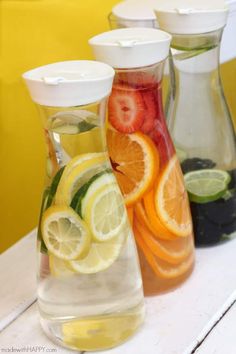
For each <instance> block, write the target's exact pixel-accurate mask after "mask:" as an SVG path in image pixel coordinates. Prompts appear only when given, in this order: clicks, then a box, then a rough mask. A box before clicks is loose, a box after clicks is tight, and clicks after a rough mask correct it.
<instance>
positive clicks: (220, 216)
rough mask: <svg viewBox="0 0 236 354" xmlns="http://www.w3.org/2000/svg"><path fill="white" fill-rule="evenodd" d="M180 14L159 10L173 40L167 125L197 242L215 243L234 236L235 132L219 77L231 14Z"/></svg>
mask: <svg viewBox="0 0 236 354" xmlns="http://www.w3.org/2000/svg"><path fill="white" fill-rule="evenodd" d="M182 6H183V5H182ZM212 6H213V5H212ZM196 8H198V7H197V5H196ZM181 9H182V8H179V9H178V10H179V11H178V12H177V13H173V12H172V11H171V10H169V11H167V10H166V11H165V10H163V12H161V11H160V12H159V11H157V17H158V20H159V22H160V24H161V26H162V28H164V29H165V30H169V31H171V33H172V36H173V37H172V42H171V48H172V58H170V60H171V65H170V70H171V79H172V91H171V93H170V96H169V101H168V102H167V121H168V127H169V130H170V133H171V135H172V139H173V142H174V144H175V147H176V149H177V151H178V153H179V157H180V160H181V166H182V170H183V172H184V177H185V184H186V188H187V190H188V192H189V198H190V202H191V203H190V205H191V211H192V217H193V225H194V234H195V242H196V244H197V245H201V244H212V243H216V242H219V241H220V240H222V239H224V238H225V236H227V235H228V236H229V235H230V234H232V233H233V232H234V231H236V217H235V210H236V190H235V187H236V144H235V133H234V129H233V125H232V120H231V116H230V112H229V109H228V106H227V103H226V100H225V96H224V93H223V88H222V84H221V79H220V72H219V53H220V41H221V37H222V32H223V27H224V25H225V24H226V19H227V9H226V8H217V9H214V8H212V9H207V10H204V8H203V9H202V11H201V12H199V10H194V9H192V10H191V12H189V13H187V14H186V13H185V14H184V12H183V9H182V12H181V11H180V10H181ZM182 13H183V14H182ZM170 16H171V17H170ZM187 21H188V22H187Z"/></svg>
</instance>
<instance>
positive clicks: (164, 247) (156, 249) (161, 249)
mask: <svg viewBox="0 0 236 354" xmlns="http://www.w3.org/2000/svg"><path fill="white" fill-rule="evenodd" d="M135 227H136V228H137V230H138V231H139V234H140V237H142V239H143V241H144V242H145V244H146V245H147V246H148V248H149V252H150V253H152V254H153V255H155V256H157V257H159V258H160V259H162V260H164V261H166V262H169V263H170V264H179V263H181V262H182V261H184V259H185V258H187V257H188V256H189V254H190V252H191V251H193V240H192V235H191V236H189V237H181V238H180V237H179V238H178V239H176V240H172V241H170V240H168V241H167V240H166V241H164V240H157V239H156V238H155V236H154V235H153V234H152V233H151V232H150V230H149V229H148V228H147V227H146V226H145V225H142V224H141V223H140V221H139V220H137V219H136V218H135Z"/></svg>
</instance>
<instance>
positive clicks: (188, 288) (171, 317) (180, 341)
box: [0, 236, 236, 354]
mask: <svg viewBox="0 0 236 354" xmlns="http://www.w3.org/2000/svg"><path fill="white" fill-rule="evenodd" d="M29 239H30V240H26V243H25V241H24V247H22V246H21V245H18V246H20V248H19V249H18V251H17V252H16V253H18V258H17V260H18V263H19V264H20V263H21V262H22V259H23V258H24V257H25V259H26V260H27V261H26V264H27V267H26V266H24V267H23V268H22V270H21V271H22V273H20V270H19V271H17V276H16V274H14V276H11V279H13V280H14V281H13V283H12V285H11V286H10V283H11V280H10V283H9V285H8V289H9V288H12V287H13V286H14V287H13V289H15V291H16V289H17V287H16V286H15V285H16V282H17V280H16V279H17V277H18V279H24V278H25V279H28V281H29V282H31V283H32V284H31V287H30V286H29V285H27V282H24V287H25V288H26V289H25V293H24V295H25V296H28V298H30V297H32V295H34V291H35V290H34V287H35V284H34V280H33V279H35V259H34V257H32V254H33V253H34V249H35V241H33V240H32V239H33V237H32V236H30V237H29ZM26 244H28V246H26ZM28 247H29V248H28ZM26 250H27V252H26ZM235 252H236V239H232V240H231V241H229V242H226V243H224V244H221V245H218V246H214V247H209V248H202V249H198V250H197V255H196V267H195V270H194V272H193V274H192V276H191V277H190V278H189V279H188V281H186V282H185V283H184V284H183V285H182V286H181V287H179V288H178V289H176V290H175V291H172V292H170V293H167V294H164V295H159V296H156V297H150V298H147V299H146V304H147V316H146V320H145V325H144V326H143V327H142V328H141V330H140V331H139V332H138V333H137V334H136V335H135V336H134V337H133V338H131V339H130V340H129V341H128V342H126V343H125V344H123V345H121V346H119V347H117V348H114V349H111V350H108V351H101V352H100V354H103V353H104V354H147V353H148V354H157V353H161V354H183V353H184V354H190V353H191V352H192V351H193V350H194V348H196V345H197V341H196V340H197V339H198V338H199V335H201V336H203V337H204V335H205V334H206V333H207V331H209V330H210V329H211V328H212V327H213V326H214V321H217V320H215V319H214V318H215V314H216V313H217V312H219V311H221V309H222V308H224V306H225V304H227V301H228V299H229V298H230V296H231V295H232V294H233V293H234V291H235V287H236V282H235V275H236V271H235V269H236V257H235ZM14 253H15V252H14ZM28 253H30V254H31V256H29V255H28ZM0 258H1V257H0ZM14 259H15V262H16V258H14ZM5 262H6V259H5ZM9 262H10V263H11V262H12V259H11V260H9ZM5 266H7V263H5ZM17 268H19V267H18V264H16V263H15V267H14V269H17ZM13 273H14V272H13ZM23 275H24V277H23ZM33 284H34V285H33ZM9 286H10V287H9ZM25 296H24V298H25ZM20 298H22V289H21V290H20ZM15 300H17V291H16V294H15ZM12 301H13V300H12V299H11V302H12ZM13 302H14V301H13ZM16 303H19V301H18V300H17V301H16ZM209 326H210V328H209ZM204 331H205V332H206V333H204ZM0 343H1V345H3V344H4V345H5V346H7V345H12V346H19V345H21V346H27V345H41V346H47V347H50V348H57V350H59V352H60V353H66V352H69V351H67V350H65V349H58V347H57V346H55V345H54V344H53V343H51V342H50V341H49V340H48V339H47V337H46V336H45V335H44V334H43V332H42V330H41V328H40V325H39V322H38V315H37V310H36V307H35V305H33V306H31V307H30V308H29V309H28V310H26V311H25V312H24V313H23V314H22V315H21V316H19V318H18V319H17V320H16V321H14V322H13V323H12V324H11V325H9V326H8V327H7V328H6V329H5V330H4V331H3V332H2V333H1V334H0ZM2 343H3V344H2ZM50 343H51V344H50ZM235 353H236V351H235ZM235 353H233V354H235ZM204 354H205V353H204ZM207 354H209V353H207ZM220 354H222V353H220ZM224 354H229V353H226V352H224ZM230 354H231V353H230Z"/></svg>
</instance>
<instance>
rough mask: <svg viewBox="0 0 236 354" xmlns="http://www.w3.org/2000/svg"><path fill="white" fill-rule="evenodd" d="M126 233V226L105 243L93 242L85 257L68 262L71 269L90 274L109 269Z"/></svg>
mask: <svg viewBox="0 0 236 354" xmlns="http://www.w3.org/2000/svg"><path fill="white" fill-rule="evenodd" d="M128 233H129V226H128V224H126V225H125V226H124V227H123V228H122V230H121V231H120V233H119V235H118V237H116V238H113V239H112V240H110V241H107V242H102V243H101V242H93V243H92V245H91V248H90V251H89V253H88V255H87V257H85V258H84V259H82V260H78V261H70V265H71V267H72V269H73V270H74V271H75V272H78V273H83V274H92V273H98V272H101V271H103V270H105V269H107V268H109V267H110V266H111V265H112V264H113V263H114V262H115V261H116V259H117V258H118V257H119V255H120V253H121V250H122V248H123V245H124V243H125V241H126V239H127V236H128Z"/></svg>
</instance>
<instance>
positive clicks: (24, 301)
mask: <svg viewBox="0 0 236 354" xmlns="http://www.w3.org/2000/svg"><path fill="white" fill-rule="evenodd" d="M0 269H1V272H0V284H1V286H0V331H1V330H2V329H3V328H5V327H6V326H7V325H8V324H9V323H10V322H11V321H13V320H14V319H15V318H17V317H18V316H19V314H21V313H22V312H23V311H24V310H25V309H26V308H28V307H29V306H30V305H31V304H32V303H33V302H34V301H35V300H36V273H35V271H36V233H35V230H34V231H32V232H31V233H29V234H28V235H27V236H26V237H24V238H23V239H22V240H20V241H18V242H17V243H16V244H15V245H14V246H12V247H11V248H9V249H8V250H7V251H6V252H4V253H3V254H1V255H0Z"/></svg>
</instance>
